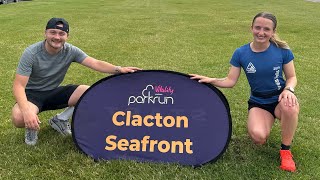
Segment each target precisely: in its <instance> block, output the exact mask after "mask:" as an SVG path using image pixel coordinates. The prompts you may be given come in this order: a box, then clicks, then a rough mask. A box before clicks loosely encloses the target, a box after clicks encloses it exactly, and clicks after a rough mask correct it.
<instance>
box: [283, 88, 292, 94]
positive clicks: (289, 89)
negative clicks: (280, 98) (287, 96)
mask: <svg viewBox="0 0 320 180" xmlns="http://www.w3.org/2000/svg"><path fill="white" fill-rule="evenodd" d="M284 89H285V90H288V91H290V92H292V93H293V94H294V88H293V87H290V86H289V87H286V88H284Z"/></svg>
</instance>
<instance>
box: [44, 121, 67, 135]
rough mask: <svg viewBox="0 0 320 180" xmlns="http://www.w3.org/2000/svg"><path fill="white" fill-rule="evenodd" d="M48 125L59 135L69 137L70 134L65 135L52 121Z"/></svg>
mask: <svg viewBox="0 0 320 180" xmlns="http://www.w3.org/2000/svg"><path fill="white" fill-rule="evenodd" d="M49 124H50V126H51V127H52V128H53V129H55V130H56V131H58V132H59V133H60V134H62V135H63V136H68V135H71V134H68V133H65V132H63V131H62V129H61V128H60V127H59V126H58V125H57V124H56V123H55V122H54V121H52V119H50V120H49Z"/></svg>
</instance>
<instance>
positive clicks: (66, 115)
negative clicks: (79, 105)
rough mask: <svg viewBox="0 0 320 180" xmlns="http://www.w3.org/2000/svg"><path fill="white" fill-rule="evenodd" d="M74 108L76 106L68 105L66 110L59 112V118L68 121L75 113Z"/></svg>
mask: <svg viewBox="0 0 320 180" xmlns="http://www.w3.org/2000/svg"><path fill="white" fill-rule="evenodd" d="M73 110H74V106H72V107H67V108H66V109H65V110H64V111H62V112H61V113H59V114H57V117H58V119H61V120H64V121H68V120H69V119H70V117H71V116H72V114H73Z"/></svg>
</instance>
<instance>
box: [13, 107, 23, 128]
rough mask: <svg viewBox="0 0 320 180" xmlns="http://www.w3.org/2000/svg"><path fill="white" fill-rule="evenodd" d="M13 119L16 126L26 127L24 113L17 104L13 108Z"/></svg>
mask: <svg viewBox="0 0 320 180" xmlns="http://www.w3.org/2000/svg"><path fill="white" fill-rule="evenodd" d="M11 120H12V124H13V125H14V126H15V127H17V128H22V127H24V120H23V115H22V113H21V111H20V110H19V108H18V107H17V106H14V107H13V108H12V113H11Z"/></svg>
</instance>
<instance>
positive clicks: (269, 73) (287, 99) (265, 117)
mask: <svg viewBox="0 0 320 180" xmlns="http://www.w3.org/2000/svg"><path fill="white" fill-rule="evenodd" d="M276 27H277V20H276V17H275V16H274V15H272V14H271V13H267V12H261V13H259V14H257V15H256V16H255V17H254V18H253V21H252V26H251V31H252V34H253V41H252V42H250V43H248V44H245V45H243V46H241V47H240V48H238V49H236V51H235V52H234V54H233V56H232V58H231V60H230V64H231V68H230V71H229V74H228V76H227V77H226V78H222V79H219V78H209V77H205V76H200V75H197V74H191V76H192V77H191V79H197V80H199V82H201V83H210V84H212V85H214V86H217V87H222V88H231V87H233V86H234V85H235V84H236V83H237V80H238V78H239V76H240V68H241V67H242V68H243V70H244V71H245V73H246V76H247V79H248V82H249V84H250V87H251V95H250V99H249V101H248V122H247V126H248V133H249V136H250V137H251V139H252V140H253V142H254V143H256V144H264V143H265V142H266V140H267V138H268V136H269V135H270V131H271V128H272V125H273V124H274V122H275V118H277V119H279V120H280V122H281V140H282V142H281V149H280V159H281V165H280V168H281V169H282V170H286V171H291V172H294V171H295V170H296V166H295V163H294V161H293V158H292V154H291V151H290V146H291V143H292V140H293V136H294V133H295V130H296V128H297V124H298V114H299V103H298V100H297V97H296V96H295V94H294V87H295V86H296V84H297V78H296V74H295V68H294V64H293V59H294V56H293V54H292V52H291V50H290V49H289V46H288V44H287V43H286V42H284V41H282V40H280V39H279V38H278V36H277V34H276ZM282 72H284V75H285V79H284V78H283V76H282V74H283V73H282Z"/></svg>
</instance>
